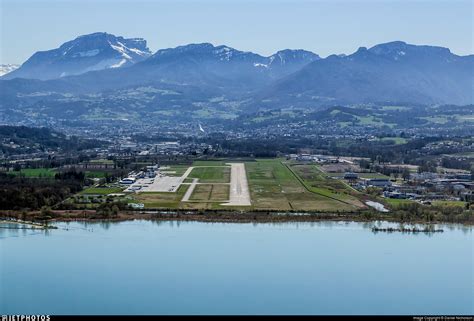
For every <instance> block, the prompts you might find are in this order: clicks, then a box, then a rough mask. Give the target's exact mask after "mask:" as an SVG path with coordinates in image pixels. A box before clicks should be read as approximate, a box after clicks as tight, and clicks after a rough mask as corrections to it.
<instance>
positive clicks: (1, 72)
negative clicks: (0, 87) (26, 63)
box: [0, 64, 20, 77]
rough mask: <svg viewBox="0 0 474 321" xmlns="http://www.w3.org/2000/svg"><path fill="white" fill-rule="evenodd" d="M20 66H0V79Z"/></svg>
mask: <svg viewBox="0 0 474 321" xmlns="http://www.w3.org/2000/svg"><path fill="white" fill-rule="evenodd" d="M18 67H20V65H15V64H2V65H0V77H1V76H3V75H6V74H8V73H10V72H12V71H13V70H15V69H18Z"/></svg>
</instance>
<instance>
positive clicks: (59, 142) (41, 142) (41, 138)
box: [0, 126, 107, 156]
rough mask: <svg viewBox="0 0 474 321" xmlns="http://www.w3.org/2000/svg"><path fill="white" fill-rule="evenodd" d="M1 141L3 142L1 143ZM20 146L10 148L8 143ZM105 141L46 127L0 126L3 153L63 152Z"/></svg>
mask: <svg viewBox="0 0 474 321" xmlns="http://www.w3.org/2000/svg"><path fill="white" fill-rule="evenodd" d="M1 142H4V143H3V144H1ZM11 143H13V144H16V145H19V146H20V147H17V148H12V147H11V146H10V144H11ZM106 144H107V143H106V142H104V141H101V140H97V139H84V138H79V137H77V136H70V137H67V136H66V135H64V134H62V133H59V132H56V131H53V130H51V129H48V128H33V127H26V126H0V152H2V153H3V154H5V155H7V156H8V155H15V154H22V153H34V152H44V151H46V150H48V149H54V150H61V151H64V152H69V151H70V152H77V151H81V150H86V149H92V148H96V147H101V146H105V145H106Z"/></svg>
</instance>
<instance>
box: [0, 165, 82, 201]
mask: <svg viewBox="0 0 474 321" xmlns="http://www.w3.org/2000/svg"><path fill="white" fill-rule="evenodd" d="M84 182H85V178H84V173H80V172H75V171H74V170H71V171H68V172H64V173H61V174H56V177H55V179H38V178H25V177H16V176H13V175H8V174H4V173H0V210H23V209H30V210H38V209H40V208H42V207H43V206H54V205H55V204H57V203H59V202H61V201H63V200H64V199H66V198H67V197H68V196H69V195H71V194H74V193H77V192H79V191H81V190H82V187H83V185H84Z"/></svg>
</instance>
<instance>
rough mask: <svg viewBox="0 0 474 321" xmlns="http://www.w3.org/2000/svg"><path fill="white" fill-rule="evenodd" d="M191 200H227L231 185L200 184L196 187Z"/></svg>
mask: <svg viewBox="0 0 474 321" xmlns="http://www.w3.org/2000/svg"><path fill="white" fill-rule="evenodd" d="M189 200H190V201H197V202H225V201H228V200H229V185H226V184H199V185H196V187H195V188H194V191H193V194H192V195H191V197H190V199H189Z"/></svg>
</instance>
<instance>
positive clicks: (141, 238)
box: [0, 221, 474, 314]
mask: <svg viewBox="0 0 474 321" xmlns="http://www.w3.org/2000/svg"><path fill="white" fill-rule="evenodd" d="M378 224H381V223H378ZM383 224H386V223H383ZM57 225H58V226H59V227H60V229H58V230H50V231H48V232H44V231H32V230H12V229H0V314H2V313H3V314H5V313H6V314H353V313H354V314H473V313H474V290H473V289H474V284H473V280H474V275H473V274H474V264H473V257H474V254H473V233H472V229H470V228H466V227H460V226H453V225H452V226H448V227H446V226H443V227H442V228H444V230H445V232H444V233H435V234H432V235H426V234H416V235H413V234H401V233H392V234H387V233H373V232H372V231H371V230H370V227H371V226H372V225H373V224H363V223H345V222H338V223H332V222H318V223H284V224H256V225H252V224H221V223H199V222H161V223H157V222H150V221H129V222H121V223H95V224H84V223H69V224H67V223H58V224H57ZM65 228H67V230H66V229H65Z"/></svg>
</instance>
